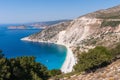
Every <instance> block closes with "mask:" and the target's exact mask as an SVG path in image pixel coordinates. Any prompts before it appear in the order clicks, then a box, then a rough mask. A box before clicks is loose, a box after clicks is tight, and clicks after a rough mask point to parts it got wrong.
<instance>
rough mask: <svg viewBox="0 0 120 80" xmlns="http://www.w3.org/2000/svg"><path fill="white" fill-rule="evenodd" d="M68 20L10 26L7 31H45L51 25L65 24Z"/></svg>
mask: <svg viewBox="0 0 120 80" xmlns="http://www.w3.org/2000/svg"><path fill="white" fill-rule="evenodd" d="M67 21H70V20H55V21H44V22H33V23H25V24H16V25H12V24H11V25H10V26H8V27H7V29H45V28H47V27H49V26H51V25H54V24H58V23H60V22H67Z"/></svg>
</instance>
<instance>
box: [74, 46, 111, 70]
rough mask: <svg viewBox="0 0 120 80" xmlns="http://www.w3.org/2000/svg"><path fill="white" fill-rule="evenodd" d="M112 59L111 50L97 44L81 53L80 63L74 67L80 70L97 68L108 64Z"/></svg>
mask: <svg viewBox="0 0 120 80" xmlns="http://www.w3.org/2000/svg"><path fill="white" fill-rule="evenodd" d="M111 60H112V55H111V53H110V51H109V50H108V49H106V48H105V47H102V46H97V47H95V48H94V49H90V50H89V51H88V52H83V53H82V54H81V55H79V57H78V63H77V64H76V65H75V66H74V69H75V70H76V71H78V72H82V71H89V70H95V69H97V68H99V67H102V66H105V65H107V64H108V63H110V62H111Z"/></svg>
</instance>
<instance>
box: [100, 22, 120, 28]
mask: <svg viewBox="0 0 120 80" xmlns="http://www.w3.org/2000/svg"><path fill="white" fill-rule="evenodd" d="M119 24H120V21H103V22H102V24H101V27H106V26H111V27H116V26H118V25H119Z"/></svg>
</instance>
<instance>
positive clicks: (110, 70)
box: [60, 60, 120, 80]
mask: <svg viewBox="0 0 120 80" xmlns="http://www.w3.org/2000/svg"><path fill="white" fill-rule="evenodd" d="M60 80H120V60H117V61H115V62H113V63H112V64H110V65H108V66H107V67H105V68H102V69H98V70H97V71H95V72H94V73H93V72H91V73H87V74H81V75H77V74H76V75H73V76H71V77H69V78H67V77H65V78H63V79H60Z"/></svg>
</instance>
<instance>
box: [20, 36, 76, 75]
mask: <svg viewBox="0 0 120 80" xmlns="http://www.w3.org/2000/svg"><path fill="white" fill-rule="evenodd" d="M21 40H23V41H31V42H43V43H53V42H50V41H38V40H35V39H33V40H31V39H29V38H28V37H25V38H22V39H21ZM53 44H58V45H63V46H65V47H66V48H67V53H66V54H67V55H66V59H65V61H64V63H63V64H62V67H61V69H60V70H61V71H62V72H63V73H69V72H72V70H73V66H74V65H75V63H76V58H75V56H74V55H73V52H72V50H71V49H70V48H69V46H67V45H65V44H63V43H53Z"/></svg>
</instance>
